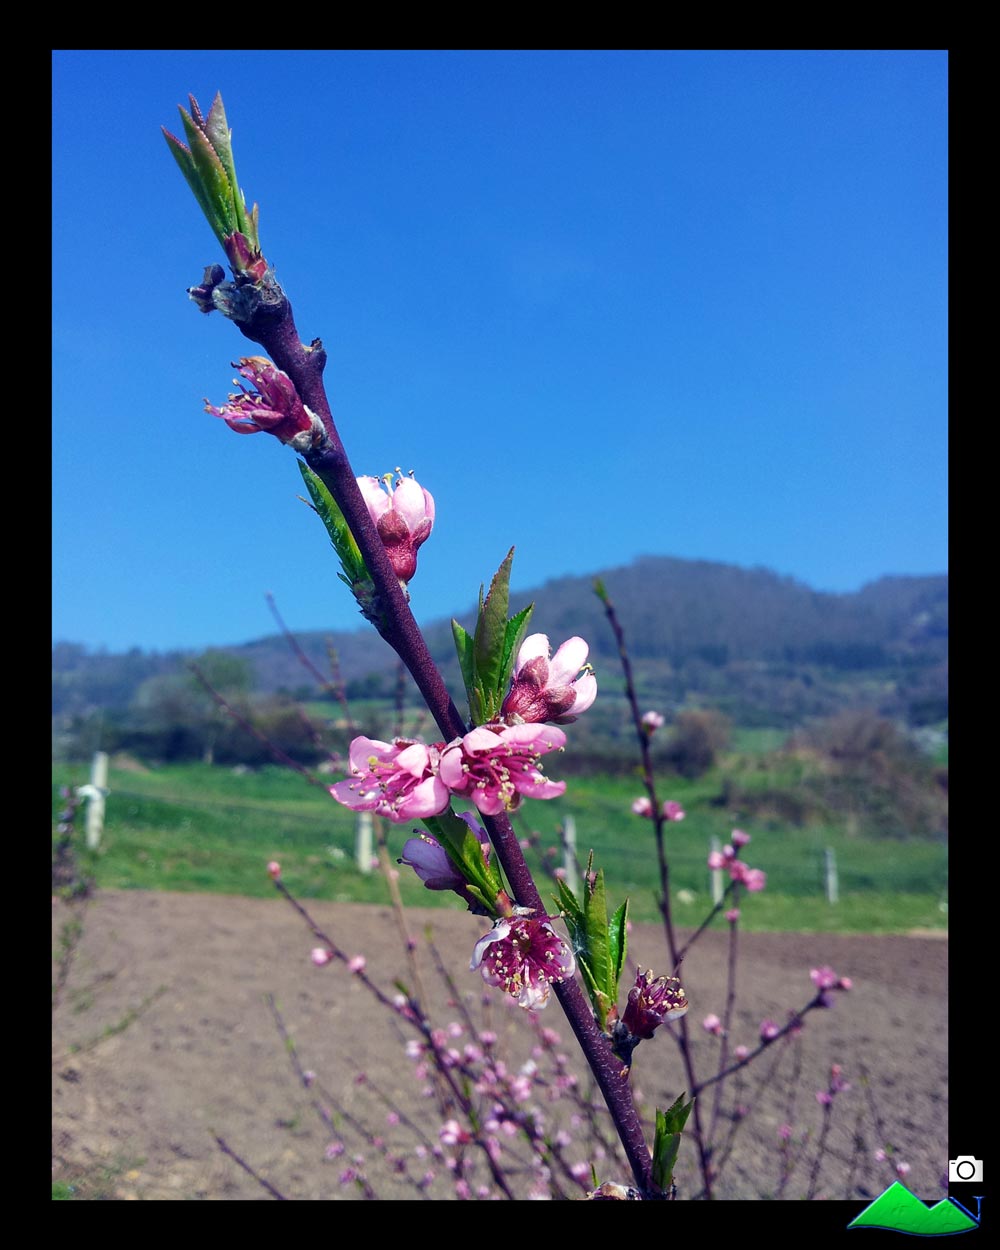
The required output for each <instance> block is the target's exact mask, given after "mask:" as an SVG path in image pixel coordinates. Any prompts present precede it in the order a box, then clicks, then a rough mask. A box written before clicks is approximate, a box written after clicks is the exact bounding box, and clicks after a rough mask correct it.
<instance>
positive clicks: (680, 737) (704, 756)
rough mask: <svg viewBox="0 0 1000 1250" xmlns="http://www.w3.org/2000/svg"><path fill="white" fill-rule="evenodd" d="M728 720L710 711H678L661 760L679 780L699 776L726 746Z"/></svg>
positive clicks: (692, 709)
mask: <svg viewBox="0 0 1000 1250" xmlns="http://www.w3.org/2000/svg"><path fill="white" fill-rule="evenodd" d="M731 728H732V727H731V725H730V723H729V719H728V718H727V717H725V716H723V715H722V713H721V712H717V711H715V710H714V709H712V708H690V709H688V710H686V711H683V712H678V714H677V718H676V720H675V721H674V724H673V729H672V732H671V735H670V740H669V741H668V743H667V747H666V751H665V752H664V756H663V758H664V760H665V762H666V763H667V764H668V766H669V767H671V768H673V769H674V771H675V772H678V773H680V775H681V776H682V777H700V776H701V775H702V774H703V773H707V772H708V770H709V769H710V768H711V767H712V765H713V764H714V763H715V761H716V758H717V756H718V754H719V752H720V751H723V750H725V748H726V747H727V746H728V745H729V738H730V731H731Z"/></svg>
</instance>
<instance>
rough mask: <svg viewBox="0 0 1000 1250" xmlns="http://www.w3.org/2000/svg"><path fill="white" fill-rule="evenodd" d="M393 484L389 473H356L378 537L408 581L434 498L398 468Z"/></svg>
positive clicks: (424, 537) (431, 514)
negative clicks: (380, 474) (382, 474)
mask: <svg viewBox="0 0 1000 1250" xmlns="http://www.w3.org/2000/svg"><path fill="white" fill-rule="evenodd" d="M396 472H397V473H398V474H399V477H398V479H397V481H396V485H395V486H394V487H393V486H391V485H390V483H391V482H392V474H391V473H387V474H386V475H385V477H384V478H378V477H359V478H358V479H357V481H358V489H359V490H360V491H361V495H362V498H363V499H364V501H365V503H366V504H367V505H368V512H369V514H370V515H371V518H372V520H373V521H374V522H375V528H376V529H377V530H378V533H379V537H380V538H381V539H382V543H383V545H384V546H385V550H386V554H387V555H388V557H389V562H390V563H391V564H392V567H393V571H394V572H395V574H396V576H397V577H398V578H399V580H400V581H401V582H408V581H409V580H410V578H411V577H412V576H413V575H414V573H415V572H416V571H417V548H418V547H420V546H421V544H422V543H424V542H426V541H427V539H428V538H429V537H430V532H431V529H432V528H433V526H434V499H433V497H432V496H431V494H430V492H429V491H426V490H424V488H423V487H422V486H421V485H420V484H419V483H418V482H416V481H414V479H413V475H412V474H411V475H410V476H409V477H403V475H402V473H400V471H399V469H397V470H396Z"/></svg>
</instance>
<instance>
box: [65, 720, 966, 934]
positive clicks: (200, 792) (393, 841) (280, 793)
mask: <svg viewBox="0 0 1000 1250" xmlns="http://www.w3.org/2000/svg"><path fill="white" fill-rule="evenodd" d="M763 732H765V733H766V732H767V731H763ZM739 745H740V746H741V747H742V749H744V750H746V749H747V748H748V747H750V746H751V743H749V742H741V743H740V744H739ZM753 745H759V746H760V747H764V746H765V745H766V744H765V743H764V742H763V741H762V742H761V743H760V744H756V743H755V744H753ZM552 773H553V775H554V776H558V773H557V772H556V770H555V769H553V770H552ZM87 780H88V768H87V766H85V765H71V764H57V765H55V767H54V769H53V836H55V822H56V819H57V814H58V812H59V810H60V809H61V807H62V806H63V803H62V800H61V799H60V798H59V786H60V785H81V784H83V783H84V782H86V781H87ZM108 785H109V788H110V795H109V797H108V800H107V809H106V821H105V828H104V835H103V839H102V843H101V847H100V849H99V851H98V852H97V854H96V855H93V856H90V855H88V854H87V853H86V852H85V851H83V850H82V849H81V850H80V851H79V855H80V860H81V867H82V868H83V869H84V871H87V872H90V873H91V874H92V875H93V877H94V880H95V881H96V884H97V886H98V887H106V888H114V889H136V890H180V891H192V890H193V891H203V892H209V893H223V894H242V895H250V896H260V897H267V896H269V895H271V894H273V892H274V889H273V886H272V884H271V881H270V879H269V878H268V875H267V872H266V864H267V862H268V861H269V860H272V859H277V860H279V861H280V862H281V865H282V871H283V876H284V879H285V881H286V883H287V884H288V886H289V888H290V889H291V890H292V891H293V892H294V893H296V894H297V895H298V896H300V897H302V898H304V899H305V898H323V899H332V900H337V901H345V902H383V901H385V900H386V899H387V897H388V894H387V887H386V884H385V882H384V880H383V879H382V877H381V875H380V874H379V873H378V872H374V873H367V874H366V873H362V872H361V871H360V870H359V868H358V866H357V864H356V862H355V857H354V822H355V816H354V813H353V812H351V811H349V810H348V809H346V808H344V807H341V806H340V805H339V804H338V803H336V802H335V801H334V800H333V799H331V798H330V796H329V795H328V794H327V793H326V791H325V789H323V788H320V787H317V786H311V785H309V784H308V783H307V782H306V781H305V780H304V779H303V778H302V777H301V776H299V775H297V774H295V773H292V772H290V771H288V770H286V769H282V768H280V767H277V766H272V767H264V768H260V769H255V770H253V771H252V772H243V773H240V772H234V771H233V770H231V769H229V768H223V767H212V766H209V765H204V764H175V765H169V766H162V767H156V768H142V767H141V766H139V765H135V764H130V765H129V766H128V767H127V768H116V767H115V763H114V761H112V767H111V771H110V777H109V781H108ZM659 786H660V797H661V799H667V798H669V799H676V800H677V801H679V802H680V803H681V804H682V805H683V806H684V808H685V810H686V812H687V817H686V819H685V820H683V821H681V822H677V823H673V824H670V825H668V826H667V844H668V853H669V862H670V872H671V892H672V895H673V902H674V909H675V910H674V915H675V918H676V920H677V922H678V923H679V924H681V925H682V926H688V925H696V924H699V923H700V922H701V920H702V919H703V917H704V915H705V914H706V912H707V910H708V908H709V906H710V892H709V891H710V884H709V872H708V869H707V866H706V857H707V855H708V852H709V849H710V845H711V839H712V838H717V839H718V840H719V842H720V843H725V842H726V841H727V840H728V838H729V835H730V833H731V831H732V829H733V827H734V825H739V826H740V827H742V828H745V829H746V831H747V832H748V833H750V834H751V836H752V841H751V843H750V845H749V846H748V847H746V848H745V851H744V853H743V854H742V855H741V858H742V859H744V860H745V861H746V862H747V863H749V864H750V865H751V866H753V867H757V868H762V869H764V871H765V872H766V873H767V875H768V883H767V888H766V890H764V891H763V892H762V893H759V894H754V895H749V896H747V895H744V897H743V899H742V901H741V908H742V920H743V924H744V926H745V927H746V928H749V929H755V930H774V931H801V932H807V931H815V932H845V933H846V932H870V933H897V932H906V931H907V930H910V929H916V928H922V929H944V928H945V927H946V925H947V902H946V899H947V848H946V846H945V844H943V843H941V842H936V841H929V840H922V839H916V838H913V839H909V840H906V841H902V840H898V839H884V838H883V839H873V838H866V837H864V836H861V835H858V834H857V833H853V834H852V833H851V832H849V831H848V830H846V829H843V828H836V827H831V826H826V825H816V824H813V825H805V826H803V827H789V826H783V825H782V824H781V823H780V822H778V821H776V820H768V821H766V822H764V823H763V825H754V824H753V823H752V822H746V821H741V820H740V819H739V818H738V816H734V814H733V813H732V812H727V811H726V810H725V808H723V807H721V806H719V805H718V795H719V778H718V776H717V775H716V774H715V772H714V770H713V772H711V773H708V774H706V775H705V776H704V777H701V778H699V779H698V780H696V781H686V780H683V779H681V778H670V779H664V780H662V781H661V782H660V783H659ZM641 792H642V790H641V785H640V784H639V782H638V781H637V780H631V779H628V778H624V779H623V778H608V777H600V776H595V775H590V776H586V777H573V778H570V781H569V785H568V787H567V791H566V794H565V795H564V796H563V798H561V799H557V800H551V801H549V802H531V801H526V802H525V804H524V806H523V808H522V810H521V812H520V813H518V814H517V816H516V817H515V827H516V828H517V830H518V832H519V834H520V835H521V836H522V838H526V839H527V838H530V839H531V841H532V846H531V848H530V849H529V850H528V852H527V854H528V859H529V863H531V865H532V867H533V868H538V869H539V870H540V869H541V867H542V864H543V859H544V860H545V862H547V863H548V864H550V865H553V864H557V863H560V862H561V852H560V851H558V849H555V850H554V852H550V853H549V854H548V855H547V856H546V851H547V850H548V849H549V848H558V846H559V834H558V826H559V824H560V822H561V821H563V820H564V819H565V818H566V817H567V816H568V815H572V817H573V818H574V821H575V825H576V834H577V848H578V855H579V857H580V859H581V860H583V861H584V862H585V860H586V856H587V853H588V851H589V850H590V849H591V848H593V850H594V855H595V865H596V866H598V867H602V866H603V867H604V868H605V869H606V870H607V877H608V884H609V891H610V899H611V902H612V904H613V905H616V904H617V903H618V902H619V901H620V900H621V899H622V898H623V897H625V896H626V895H627V896H628V897H629V898H630V899H631V915H632V918H633V919H635V920H637V921H653V920H656V919H657V911H656V905H655V895H656V889H657V868H656V856H655V849H654V844H653V834H652V825H651V823H650V822H649V821H646V820H643V819H641V818H640V817H638V816H635V815H633V813H632V811H631V810H630V804H631V802H632V799H633V798H636V797H637V796H638V795H639V794H640V793H641ZM77 824H78V826H79V828H78V831H77V833H76V835H75V844H76V845H77V846H78V847H79V848H82V847H83V809H82V808H81V810H80V812H79V814H78V817H77ZM385 831H386V838H387V846H388V851H389V855H390V857H391V858H392V859H395V858H396V857H397V856H398V855H399V853H400V851H401V848H402V845H403V842H404V841H405V840H406V838H407V837H410V836H412V834H411V830H410V827H409V826H392V825H386V826H385ZM536 835H537V836H536ZM827 849H831V850H832V851H833V852H834V854H835V856H836V863H837V868H838V872H839V901H838V902H837V903H836V904H835V905H831V904H829V903H828V902H827V901H826V898H825V894H824V853H825V851H826V850H827ZM539 880H540V884H541V878H540V877H539ZM399 883H400V888H401V891H402V896H403V900H404V902H405V903H408V904H411V905H419V906H423V907H426V906H447V907H461V903H459V901H458V900H457V899H456V898H455V897H454V896H453V895H451V894H442V893H435V892H431V891H428V890H425V889H424V888H423V886H422V885H421V884H420V882H419V881H418V880H417V879H416V876H415V874H413V873H412V872H411V871H410V870H409V869H406V868H404V869H402V870H401V871H400V877H399ZM542 894H543V897H545V896H546V894H547V891H546V890H545V888H544V886H542ZM715 923H716V924H723V923H724V921H722V920H721V919H717V920H716V921H715Z"/></svg>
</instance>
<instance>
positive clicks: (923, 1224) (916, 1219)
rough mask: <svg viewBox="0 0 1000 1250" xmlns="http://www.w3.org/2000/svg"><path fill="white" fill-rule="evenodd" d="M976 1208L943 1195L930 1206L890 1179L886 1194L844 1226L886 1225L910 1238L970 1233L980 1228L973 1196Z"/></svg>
mask: <svg viewBox="0 0 1000 1250" xmlns="http://www.w3.org/2000/svg"><path fill="white" fill-rule="evenodd" d="M976 1211H977V1214H976V1215H973V1214H972V1212H971V1211H968V1210H966V1208H965V1207H963V1206H962V1204H961V1203H960V1202H959V1201H958V1199H957V1198H942V1199H941V1201H940V1202H936V1203H935V1204H934V1205H933V1206H932V1207H929V1206H928V1205H927V1204H926V1203H925V1202H921V1201H920V1199H919V1198H917V1197H915V1196H914V1195H913V1194H911V1193H910V1191H909V1190H908V1189H907V1188H906V1186H905V1185H901V1184H900V1183H899V1181H893V1183H892V1184H891V1185H890V1186H889V1188H888V1189H887V1190H886V1191H885V1193H882V1194H879V1196H878V1197H877V1198H876V1199H875V1201H874V1202H870V1203H869V1204H868V1206H866V1207H865V1209H864V1210H863V1211H862V1212H861V1214H860V1215H856V1216H855V1217H854V1219H853V1220H851V1222H850V1224H848V1226H847V1227H848V1228H885V1229H888V1230H889V1231H890V1232H894V1233H909V1234H910V1235H911V1236H913V1237H951V1236H953V1235H954V1234H955V1233H971V1232H972V1231H973V1229H976V1228H978V1227H979V1218H980V1217H979V1214H978V1212H979V1198H976Z"/></svg>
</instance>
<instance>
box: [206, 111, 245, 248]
mask: <svg viewBox="0 0 1000 1250" xmlns="http://www.w3.org/2000/svg"><path fill="white" fill-rule="evenodd" d="M205 134H206V135H207V136H208V141H209V143H210V144H211V145H212V148H213V149H214V151H215V154H216V156H217V157H218V159H219V163H220V164H221V165H222V168H223V170H224V171H225V174H226V178H227V179H228V181H229V186H230V189H231V191H232V205H233V215H234V220H235V222H236V229H237V230H239V231H240V233H241V234H245V235H247V237H248V238H249V230H248V228H247V227H248V223H247V217H246V205H245V204H244V202H243V193H242V191H241V190H240V184H239V183H238V182H237V181H236V166H235V164H234V162H233V143H232V136H231V135H230V133H229V123H228V122H227V121H226V110H225V109H224V108H223V105H222V93H221V92H216V95H215V99H214V100H213V101H212V107H211V108H210V109H209V110H208V116H207V117H206V118H205Z"/></svg>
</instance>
